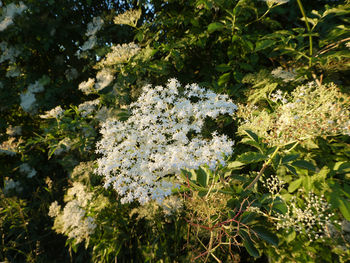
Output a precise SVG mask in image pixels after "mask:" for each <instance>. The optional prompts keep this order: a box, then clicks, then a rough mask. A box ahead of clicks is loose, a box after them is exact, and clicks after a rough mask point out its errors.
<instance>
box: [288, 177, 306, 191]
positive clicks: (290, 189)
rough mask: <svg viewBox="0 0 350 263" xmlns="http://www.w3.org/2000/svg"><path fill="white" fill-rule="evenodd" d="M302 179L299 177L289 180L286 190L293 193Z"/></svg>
mask: <svg viewBox="0 0 350 263" xmlns="http://www.w3.org/2000/svg"><path fill="white" fill-rule="evenodd" d="M302 181H303V179H302V178H299V179H297V180H295V181H293V182H291V183H290V184H289V186H288V192H290V193H293V192H294V191H295V190H297V189H298V188H299V186H300V185H301V183H302Z"/></svg>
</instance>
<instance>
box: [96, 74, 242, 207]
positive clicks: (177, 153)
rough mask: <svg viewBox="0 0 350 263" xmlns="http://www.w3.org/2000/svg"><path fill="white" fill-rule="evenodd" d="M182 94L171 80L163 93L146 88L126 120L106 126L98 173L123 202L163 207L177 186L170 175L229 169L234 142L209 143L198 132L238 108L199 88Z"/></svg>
mask: <svg viewBox="0 0 350 263" xmlns="http://www.w3.org/2000/svg"><path fill="white" fill-rule="evenodd" d="M180 90H181V88H180V84H179V82H178V81H177V80H176V79H170V80H169V81H168V84H167V86H166V87H165V88H164V87H162V86H157V87H155V88H152V87H151V86H145V87H144V88H143V93H142V94H141V96H140V97H139V99H138V100H137V101H136V102H135V103H133V104H131V109H132V115H131V117H130V118H129V119H128V120H127V121H125V122H120V121H118V120H116V119H108V120H107V121H106V122H105V123H104V124H103V125H102V130H101V133H102V135H103V138H102V140H101V141H100V142H99V143H98V144H97V152H98V153H101V154H102V155H103V157H102V158H100V159H99V160H98V169H97V171H96V172H97V173H98V174H100V175H103V176H104V177H105V187H109V186H110V185H112V186H113V188H114V189H115V190H116V191H117V192H118V194H119V195H120V196H121V197H122V199H121V202H123V203H128V202H132V201H134V200H137V201H139V202H140V203H142V204H144V203H146V202H148V201H149V200H151V199H153V200H157V201H159V202H160V203H161V202H162V200H163V199H164V197H166V196H169V195H170V194H171V190H172V188H173V187H174V183H172V182H170V181H169V180H167V179H166V177H167V176H168V175H173V174H176V173H179V172H180V170H181V169H185V168H188V169H198V168H199V166H201V165H208V166H209V167H210V169H214V168H215V167H216V166H217V165H218V164H222V165H224V164H225V161H224V155H228V154H231V153H232V150H233V149H232V146H233V141H231V140H230V139H228V138H227V137H226V136H225V135H218V134H216V133H213V134H212V139H211V140H206V139H204V138H203V137H202V136H201V134H200V133H201V130H202V127H203V125H204V121H205V119H206V118H208V117H210V118H213V119H215V118H216V117H218V116H219V115H220V114H229V115H233V113H234V112H235V110H236V109H237V107H236V105H235V104H234V103H233V102H232V101H231V100H230V99H229V98H228V96H226V95H217V94H215V93H214V92H212V91H207V90H205V89H203V88H200V87H199V86H198V85H197V84H191V85H187V86H186V87H185V88H184V89H182V90H183V92H181V91H180Z"/></svg>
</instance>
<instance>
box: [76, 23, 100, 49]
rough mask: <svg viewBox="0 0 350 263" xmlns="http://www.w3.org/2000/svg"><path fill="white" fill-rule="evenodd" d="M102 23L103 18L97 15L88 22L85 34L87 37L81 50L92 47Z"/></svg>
mask: <svg viewBox="0 0 350 263" xmlns="http://www.w3.org/2000/svg"><path fill="white" fill-rule="evenodd" d="M103 23H104V21H103V19H102V18H101V17H99V16H98V17H94V18H93V20H92V22H90V23H89V24H88V26H87V31H86V33H85V35H86V36H88V37H89V39H88V40H87V41H85V43H84V44H83V46H82V47H81V50H82V51H86V50H89V49H92V48H93V47H94V46H95V45H96V42H97V39H96V34H97V32H98V31H99V30H100V29H101V28H102V25H103Z"/></svg>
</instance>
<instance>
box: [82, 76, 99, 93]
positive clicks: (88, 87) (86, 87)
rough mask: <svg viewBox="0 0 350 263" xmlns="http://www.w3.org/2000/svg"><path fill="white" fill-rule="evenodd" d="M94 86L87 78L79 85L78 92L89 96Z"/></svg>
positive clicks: (92, 80) (93, 81) (92, 81)
mask: <svg viewBox="0 0 350 263" xmlns="http://www.w3.org/2000/svg"><path fill="white" fill-rule="evenodd" d="M94 84H95V80H94V79H92V78H89V79H88V80H87V81H84V82H82V83H80V84H79V90H81V91H82V92H83V93H85V94H86V95H88V94H90V93H91V92H92V91H93V86H94Z"/></svg>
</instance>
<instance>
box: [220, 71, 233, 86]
mask: <svg viewBox="0 0 350 263" xmlns="http://www.w3.org/2000/svg"><path fill="white" fill-rule="evenodd" d="M230 75H231V73H230V72H228V73H225V74H222V75H221V76H220V77H219V79H218V85H219V86H222V85H224V84H226V83H227V82H229V80H230Z"/></svg>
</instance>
